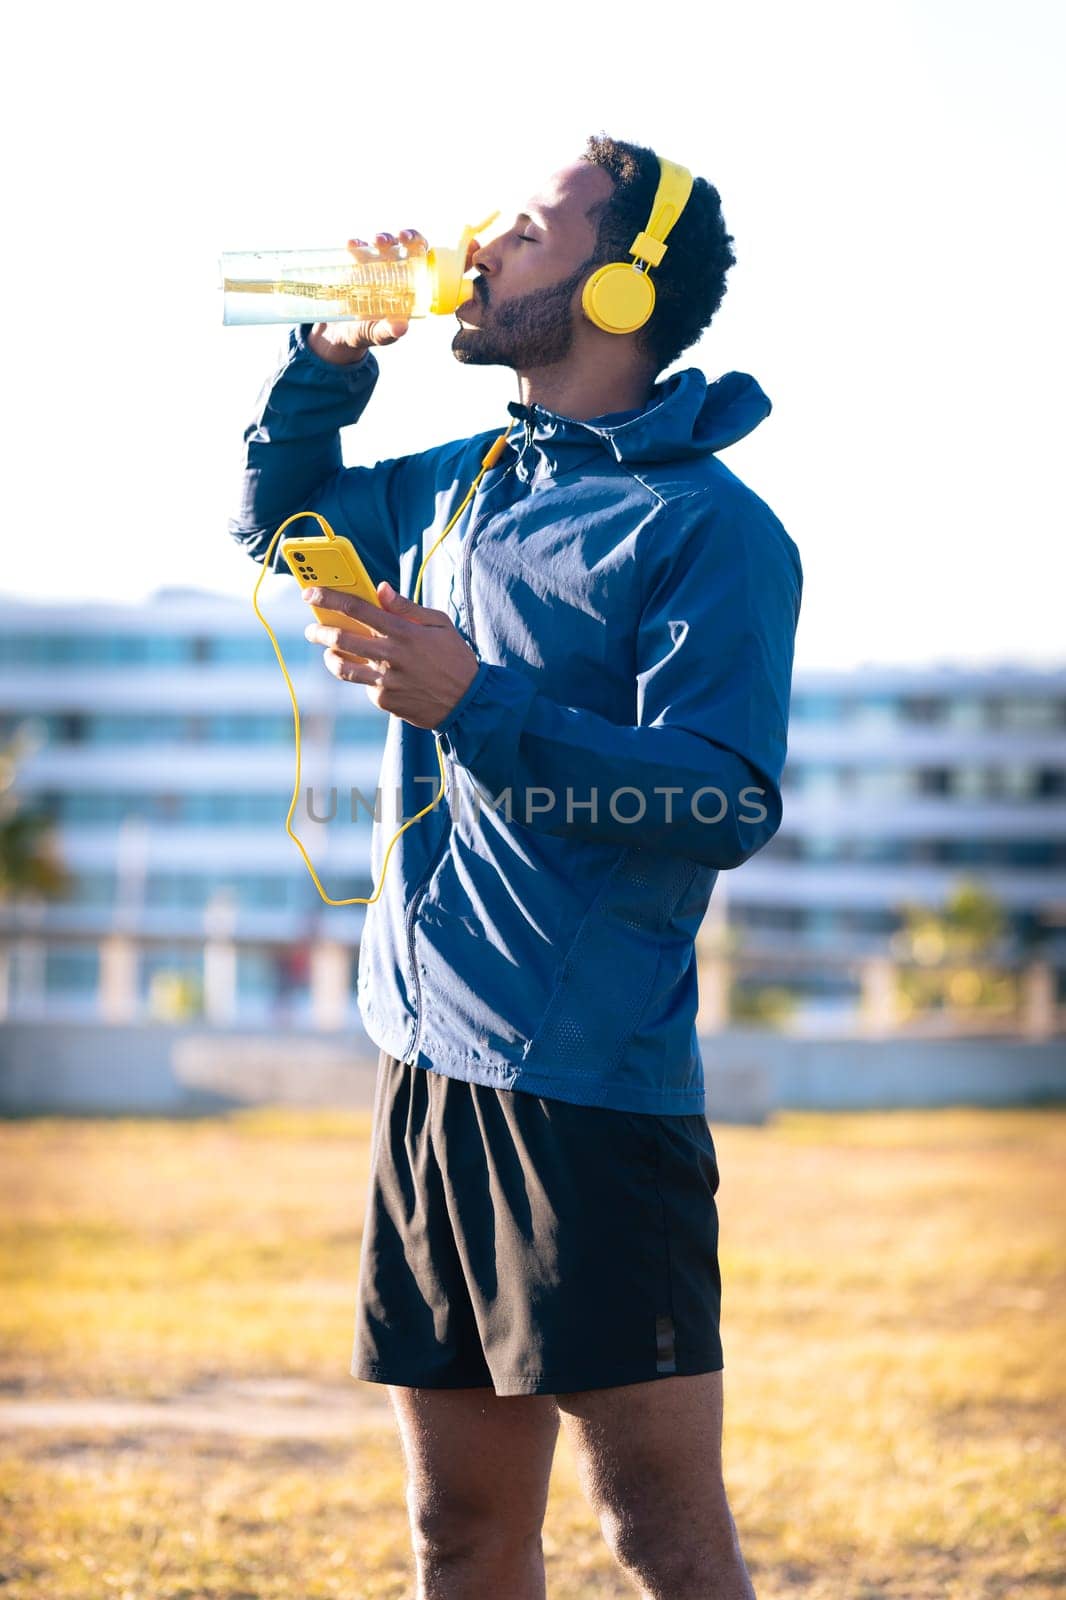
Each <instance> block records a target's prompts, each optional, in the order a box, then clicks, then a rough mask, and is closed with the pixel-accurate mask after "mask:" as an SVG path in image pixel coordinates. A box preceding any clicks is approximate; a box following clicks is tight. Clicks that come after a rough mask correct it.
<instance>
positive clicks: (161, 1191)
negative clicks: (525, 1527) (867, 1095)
mask: <svg viewBox="0 0 1066 1600" xmlns="http://www.w3.org/2000/svg"><path fill="white" fill-rule="evenodd" d="M711 1127H712V1131H713V1133H714V1136H715V1143H716V1146H717V1150H718V1157H719V1165H720V1170H721V1174H722V1183H721V1188H720V1190H719V1194H718V1201H719V1212H720V1217H721V1238H722V1257H721V1259H722V1273H723V1280H724V1308H723V1311H724V1314H723V1329H722V1334H723V1343H724V1346H725V1360H726V1372H725V1385H726V1420H725V1466H726V1479H727V1484H728V1488H729V1492H730V1498H731V1503H732V1507H733V1512H734V1515H735V1517H736V1521H737V1525H738V1528H739V1530H740V1535H741V1541H742V1544H743V1548H744V1551H745V1555H746V1558H747V1561H748V1564H749V1567H750V1569H751V1572H752V1576H753V1579H754V1582H755V1586H756V1590H757V1593H758V1595H759V1600H794V1597H800V1596H803V1597H806V1600H875V1597H876V1600H986V1597H987V1600H991V1597H996V1600H1011V1597H1014V1596H1018V1597H1025V1600H1051V1597H1052V1596H1053V1595H1061V1594H1062V1593H1063V1592H1064V1586H1066V1554H1064V1550H1063V1517H1062V1509H1061V1507H1062V1503H1063V1500H1064V1498H1066V1496H1064V1488H1066V1473H1064V1470H1063V1438H1064V1421H1066V1417H1064V1409H1066V1408H1064V1403H1063V1389H1064V1372H1063V1360H1062V1352H1063V1349H1064V1345H1066V1340H1064V1328H1063V1322H1064V1317H1063V1310H1064V1293H1063V1289H1064V1278H1066V1270H1064V1252H1063V1243H1064V1212H1066V1185H1064V1182H1063V1175H1064V1171H1066V1162H1064V1159H1063V1158H1064V1155H1066V1111H1063V1110H1061V1109H1047V1110H1041V1109H1034V1110H1024V1111H1021V1110H1019V1111H979V1110H966V1109H957V1110H948V1111H930V1112H913V1113H912V1112H894V1113H871V1114H849V1115H839V1116H822V1115H809V1114H798V1113H789V1114H783V1115H779V1116H778V1117H776V1118H775V1119H774V1120H773V1121H772V1122H771V1123H769V1124H768V1125H767V1126H765V1127H762V1128H742V1127H726V1126H717V1125H715V1123H714V1121H713V1118H712V1122H711ZM368 1134H369V1118H368V1116H366V1115H364V1114H354V1113H341V1112H307V1111H300V1110H280V1109H277V1110H275V1109H269V1110H257V1111H248V1112H241V1113H237V1114H233V1115H228V1116H220V1117H212V1118H209V1119H205V1120H198V1121H197V1120H190V1121H164V1120H158V1121H157V1120H128V1121H126V1120H121V1121H113V1120H99V1121H98V1120H68V1119H61V1118H46V1119H45V1118H42V1119H30V1120H26V1121H15V1122H8V1123H6V1124H3V1125H0V1155H2V1160H0V1183H2V1185H3V1207H2V1228H3V1253H2V1271H3V1278H4V1284H3V1293H2V1296H0V1507H2V1510H0V1590H2V1593H3V1595H4V1596H5V1597H8V1600H318V1597H341V1600H364V1597H365V1600H371V1597H373V1600H408V1597H409V1596H410V1595H411V1594H412V1593H413V1582H412V1574H411V1563H410V1558H409V1551H408V1544H407V1529H406V1523H405V1513H404V1498H403V1470H402V1459H401V1455H400V1447H399V1442H398V1440H397V1439H396V1437H395V1434H394V1431H393V1426H392V1423H391V1419H390V1414H389V1411H388V1407H387V1398H386V1395H385V1391H384V1390H383V1389H380V1388H379V1387H378V1386H375V1385H369V1384H357V1383H355V1382H354V1381H353V1380H352V1379H351V1378H350V1377H349V1376H348V1356H349V1349H350V1342H351V1328H352V1306H353V1301H354V1294H355V1281H356V1273H357V1268H358V1252H359V1230H360V1219H361V1210H362V1205H363V1200H364V1195H365V1189H366V1181H367V1156H368ZM545 1552H546V1559H547V1565H548V1584H549V1595H550V1596H551V1600H585V1597H589V1600H623V1597H626V1596H631V1595H633V1594H634V1593H635V1590H634V1589H633V1587H632V1586H631V1585H630V1584H629V1583H628V1581H627V1580H626V1579H625V1578H624V1577H622V1576H621V1574H620V1573H619V1572H618V1571H617V1569H616V1567H615V1566H614V1563H613V1561H612V1559H611V1557H610V1555H609V1554H608V1552H607V1550H606V1548H605V1546H604V1545H603V1543H602V1541H601V1539H600V1536H599V1533H598V1530H597V1528H596V1525H595V1522H594V1520H593V1517H592V1514H591V1511H590V1510H589V1508H588V1507H587V1505H586V1504H585V1502H584V1500H583V1499H582V1497H581V1494H580V1491H579V1489H578V1486H577V1481H576V1477H575V1474H574V1471H573V1466H572V1462H571V1460H570V1458H569V1455H568V1453H567V1447H566V1444H565V1441H564V1440H562V1439H560V1444H559V1452H558V1455H557V1457H556V1465H555V1470H554V1474H553V1479H552V1493H551V1500H550V1503H549V1509H548V1517H547V1523H546V1528H545ZM486 1600H488V1597H486ZM499 1600H506V1597H499Z"/></svg>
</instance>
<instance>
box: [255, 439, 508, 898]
mask: <svg viewBox="0 0 1066 1600" xmlns="http://www.w3.org/2000/svg"><path fill="white" fill-rule="evenodd" d="M513 427H514V423H513V422H512V423H509V424H508V426H507V430H506V432H505V433H502V434H501V435H500V437H499V438H498V439H497V440H496V441H495V443H494V444H493V445H492V446H491V448H490V449H489V452H488V454H487V455H486V456H485V459H484V460H483V461H482V463H481V471H480V472H479V473H478V475H477V477H476V478H475V479H474V481H473V483H472V484H471V485H470V488H469V489H468V490H467V492H466V496H465V498H464V500H463V503H462V505H461V506H460V507H459V509H458V510H457V511H456V513H455V515H454V516H453V517H452V519H451V521H450V522H449V523H448V526H447V527H446V528H445V530H444V532H443V533H442V534H441V535H440V537H439V538H438V539H436V540H434V542H433V544H432V545H431V546H430V548H429V549H428V550H427V551H426V554H425V556H424V557H423V558H422V565H421V566H420V567H419V569H418V577H417V578H416V579H415V592H414V595H413V597H412V598H413V599H414V601H415V604H416V605H417V604H418V596H419V594H420V593H421V590H422V574H423V572H424V571H425V569H426V562H427V561H428V560H429V558H430V556H431V555H432V554H433V552H434V551H435V550H436V549H437V547H438V545H440V544H441V543H442V542H443V541H444V540H445V539H446V538H447V536H448V534H449V533H451V531H452V529H453V528H454V527H455V524H456V523H457V522H458V520H459V518H460V517H461V516H462V514H463V512H464V511H465V510H466V508H467V506H468V505H469V504H470V502H471V500H472V499H473V498H474V495H475V494H476V493H477V489H478V485H479V484H480V482H481V480H482V478H483V477H484V476H485V474H486V472H488V471H489V469H490V468H491V467H494V466H495V465H496V463H497V461H498V460H499V459H500V457H501V455H502V454H503V452H504V449H505V447H506V445H507V440H508V437H509V435H510V432H511V429H512V428H513ZM301 517H314V519H315V521H316V522H317V523H318V524H319V526H320V527H321V529H322V532H323V534H324V535H325V537H326V538H327V539H335V538H336V537H337V535H336V534H335V533H334V531H333V529H332V528H331V527H330V525H329V523H328V522H327V521H326V519H325V517H323V516H320V515H319V513H318V512H317V511H297V512H296V513H295V514H294V515H293V516H291V517H286V519H285V521H284V522H283V523H282V524H281V527H280V528H279V529H278V531H277V532H276V533H275V535H274V537H273V538H272V539H271V541H270V544H269V545H268V546H267V551H266V554H265V555H264V557H263V570H262V571H261V572H260V574H259V577H258V578H257V579H256V584H255V588H254V589H253V591H252V605H253V607H254V609H255V614H256V616H257V617H258V618H259V620H260V622H261V623H262V624H263V627H264V628H265V629H266V631H267V633H268V634H269V635H270V642H271V644H272V645H273V646H274V654H275V655H276V656H277V658H278V665H279V666H280V667H281V670H282V672H283V674H284V676H285V682H286V684H287V685H288V690H289V698H290V699H291V701H292V722H293V732H294V736H295V742H296V781H295V783H294V784H293V789H292V799H291V800H290V801H289V811H288V815H287V816H286V818H285V832H286V833H287V834H288V836H289V838H290V839H291V840H292V842H293V843H294V844H295V846H296V848H297V849H298V850H299V852H300V854H301V855H302V856H303V858H304V865H305V866H306V867H307V870H308V872H309V873H310V874H311V876H312V878H313V879H314V883H315V888H316V889H317V890H318V892H319V894H320V895H321V896H322V899H323V900H324V901H325V902H326V904H327V905H329V906H370V905H373V904H374V901H375V900H377V899H378V898H379V896H380V894H381V888H382V884H384V882H385V871H386V869H387V867H388V864H389V856H390V855H391V854H392V847H393V845H394V844H395V843H396V841H397V839H398V838H399V837H400V834H401V833H403V832H404V831H405V829H407V828H409V827H410V826H411V824H412V823H414V822H418V821H420V820H421V818H422V817H424V816H425V815H426V812H427V811H432V810H433V807H434V806H435V805H436V804H437V802H438V801H439V800H441V799H442V798H443V796H444V791H445V789H446V787H447V779H446V777H445V772H444V756H443V755H442V753H441V748H440V744H439V743H437V765H438V766H439V767H440V788H439V789H438V791H437V793H436V794H435V795H434V797H433V799H432V800H431V801H430V802H429V804H428V806H423V807H422V810H421V811H419V812H418V813H417V814H416V815H415V816H413V817H409V818H408V820H407V821H406V822H405V823H404V824H403V827H401V828H398V829H397V830H396V832H395V833H394V834H393V836H392V838H391V839H390V840H389V847H388V849H387V850H386V851H385V859H384V860H383V861H382V863H381V878H380V880H379V882H378V886H377V888H376V889H375V890H374V893H373V894H372V895H371V896H370V897H369V899H365V898H364V897H363V896H361V895H353V896H352V898H351V899H350V900H334V899H332V898H331V897H330V896H329V895H328V894H327V893H326V891H325V889H323V887H322V885H321V883H319V881H318V873H317V872H316V871H315V869H314V866H313V865H312V863H311V857H310V856H309V855H308V854H307V851H306V850H305V849H304V845H303V840H302V839H300V838H299V837H298V836H297V834H296V833H295V832H294V830H293V826H292V816H293V812H294V811H295V810H296V802H297V800H298V799H299V797H300V772H301V751H300V707H299V705H298V704H297V700H296V690H295V689H294V688H293V684H292V679H291V678H290V677H289V669H288V667H287V666H286V665H285V657H284V656H283V655H282V653H281V647H280V645H279V644H278V641H277V639H276V638H275V637H274V630H273V628H272V627H271V626H270V623H269V622H268V621H267V619H266V617H264V615H263V613H262V612H261V611H260V609H259V585H260V584H261V583H262V581H263V579H264V578H265V577H266V575H267V570H268V568H269V566H270V558H271V555H272V554H273V551H274V546H275V545H276V544H277V542H278V540H279V539H280V538H281V535H282V534H283V533H284V532H285V529H286V528H287V527H289V526H290V524H291V523H293V522H298V521H299V519H300V518H301Z"/></svg>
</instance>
